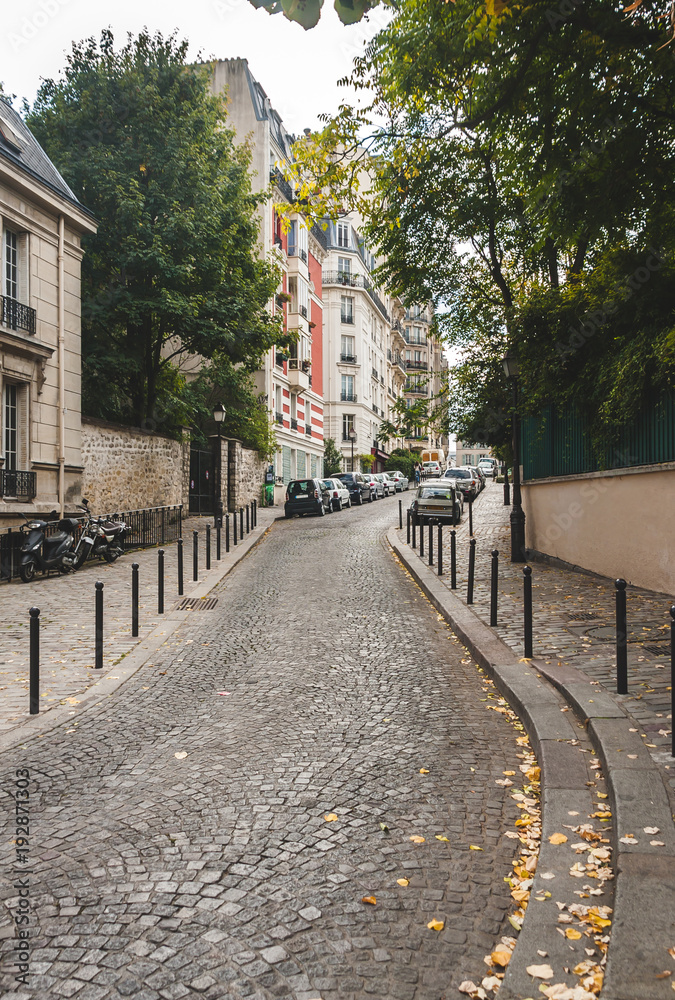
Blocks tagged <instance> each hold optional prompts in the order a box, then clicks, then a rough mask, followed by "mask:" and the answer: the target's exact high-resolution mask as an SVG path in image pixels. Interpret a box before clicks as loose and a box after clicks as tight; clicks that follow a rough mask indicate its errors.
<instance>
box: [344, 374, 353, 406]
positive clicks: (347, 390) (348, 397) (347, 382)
mask: <svg viewBox="0 0 675 1000" xmlns="http://www.w3.org/2000/svg"><path fill="white" fill-rule="evenodd" d="M341 379H342V391H341V397H340V398H341V399H342V400H343V401H347V402H355V401H356V395H355V394H354V376H353V375H342V376H341Z"/></svg>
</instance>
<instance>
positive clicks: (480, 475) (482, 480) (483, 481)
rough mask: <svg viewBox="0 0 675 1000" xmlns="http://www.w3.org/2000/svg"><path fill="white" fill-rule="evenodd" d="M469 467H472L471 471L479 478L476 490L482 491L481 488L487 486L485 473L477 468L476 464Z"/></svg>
mask: <svg viewBox="0 0 675 1000" xmlns="http://www.w3.org/2000/svg"><path fill="white" fill-rule="evenodd" d="M471 468H472V470H473V472H475V473H476V475H477V476H478V479H479V480H480V487H479V490H478V492H479V493H482V492H483V490H484V489H485V487H486V486H487V476H486V475H485V473H484V472H483V470H482V469H479V468H478V466H477V465H472V466H471Z"/></svg>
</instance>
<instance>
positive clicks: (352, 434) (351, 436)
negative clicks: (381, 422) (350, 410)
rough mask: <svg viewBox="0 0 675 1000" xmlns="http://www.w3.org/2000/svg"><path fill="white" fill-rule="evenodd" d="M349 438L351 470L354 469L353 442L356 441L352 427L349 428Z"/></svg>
mask: <svg viewBox="0 0 675 1000" xmlns="http://www.w3.org/2000/svg"><path fill="white" fill-rule="evenodd" d="M349 440H350V441H351V443H352V467H351V472H353V471H354V442H355V441H356V431H355V430H354V428H353V427H350V428H349Z"/></svg>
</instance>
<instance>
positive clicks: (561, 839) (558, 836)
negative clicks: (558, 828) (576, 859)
mask: <svg viewBox="0 0 675 1000" xmlns="http://www.w3.org/2000/svg"><path fill="white" fill-rule="evenodd" d="M548 842H549V844H566V843H567V837H566V836H565V834H564V833H553V834H551V836H550V837H549V838H548Z"/></svg>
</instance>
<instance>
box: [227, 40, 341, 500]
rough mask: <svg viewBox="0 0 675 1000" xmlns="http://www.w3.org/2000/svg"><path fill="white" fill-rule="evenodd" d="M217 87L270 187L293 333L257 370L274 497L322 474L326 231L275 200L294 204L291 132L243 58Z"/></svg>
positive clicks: (274, 238) (270, 231)
mask: <svg viewBox="0 0 675 1000" xmlns="http://www.w3.org/2000/svg"><path fill="white" fill-rule="evenodd" d="M212 89H213V91H214V92H215V93H225V94H226V95H227V108H228V124H229V125H230V126H231V127H232V128H233V129H234V131H235V133H236V136H237V140H238V141H239V142H243V141H244V140H248V141H249V143H250V146H251V152H252V163H251V171H252V186H253V189H254V190H256V191H263V190H267V189H268V188H269V186H270V182H271V183H272V185H273V194H272V197H271V198H269V199H266V200H265V201H264V202H263V203H262V204H261V205H260V206H259V213H260V253H261V254H262V255H263V256H265V257H267V258H272V259H274V260H275V262H276V263H277V265H278V267H279V270H280V275H281V280H280V283H279V288H278V292H277V295H276V298H275V301H274V302H273V303H272V304H271V308H272V310H273V312H280V313H281V314H282V316H283V323H284V328H285V329H287V330H292V331H294V332H295V334H296V337H297V339H296V341H295V342H294V343H293V345H292V347H291V349H290V351H289V352H287V353H286V352H283V351H278V350H274V349H272V350H270V351H269V352H268V354H267V357H266V358H265V363H264V365H263V368H262V369H261V371H260V372H259V373H258V375H257V385H258V389H259V391H260V392H261V393H263V394H264V395H265V396H266V397H267V403H268V407H269V416H270V421H272V422H273V423H274V425H275V429H276V438H277V443H278V446H279V447H278V451H277V454H276V456H275V459H274V476H275V480H276V484H277V490H276V501H277V502H279V501H280V500H282V499H283V492H284V486H285V485H286V484H287V483H288V481H289V480H290V479H294V478H296V477H302V476H320V475H322V474H323V453H324V443H323V441H324V404H323V377H324V364H323V343H324V303H323V298H322V295H323V289H322V266H324V263H325V259H326V248H325V245H324V244H325V240H324V239H323V233H322V232H321V231H320V230H318V229H314V230H310V229H309V227H308V226H307V222H306V220H305V219H304V218H303V216H302V215H301V214H299V213H295V214H293V215H291V216H290V218H289V219H288V220H286V221H284V220H282V218H281V216H280V215H279V214H278V212H277V210H276V208H275V205H281V204H283V203H284V202H286V203H287V204H290V203H291V202H292V200H293V191H292V190H291V188H290V185H289V184H288V183H287V181H286V180H285V179H284V177H283V176H282V173H281V171H280V169H279V167H280V165H282V164H283V163H285V162H288V161H289V160H290V159H291V145H292V143H293V141H294V137H293V136H292V135H290V134H289V133H288V132H287V131H286V129H285V127H284V124H283V122H282V120H281V117H280V115H279V114H278V113H277V112H276V111H275V110H274V108H273V107H272V104H271V102H270V100H269V98H268V96H267V94H266V93H265V91H264V90H263V88H262V87H261V86H260V84H259V83H258V82H257V81H256V80H255V78H254V77H253V75H252V73H251V71H250V69H249V67H248V62H247V60H246V59H223V60H220V61H218V62H216V63H215V64H214V66H213V78H212Z"/></svg>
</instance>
